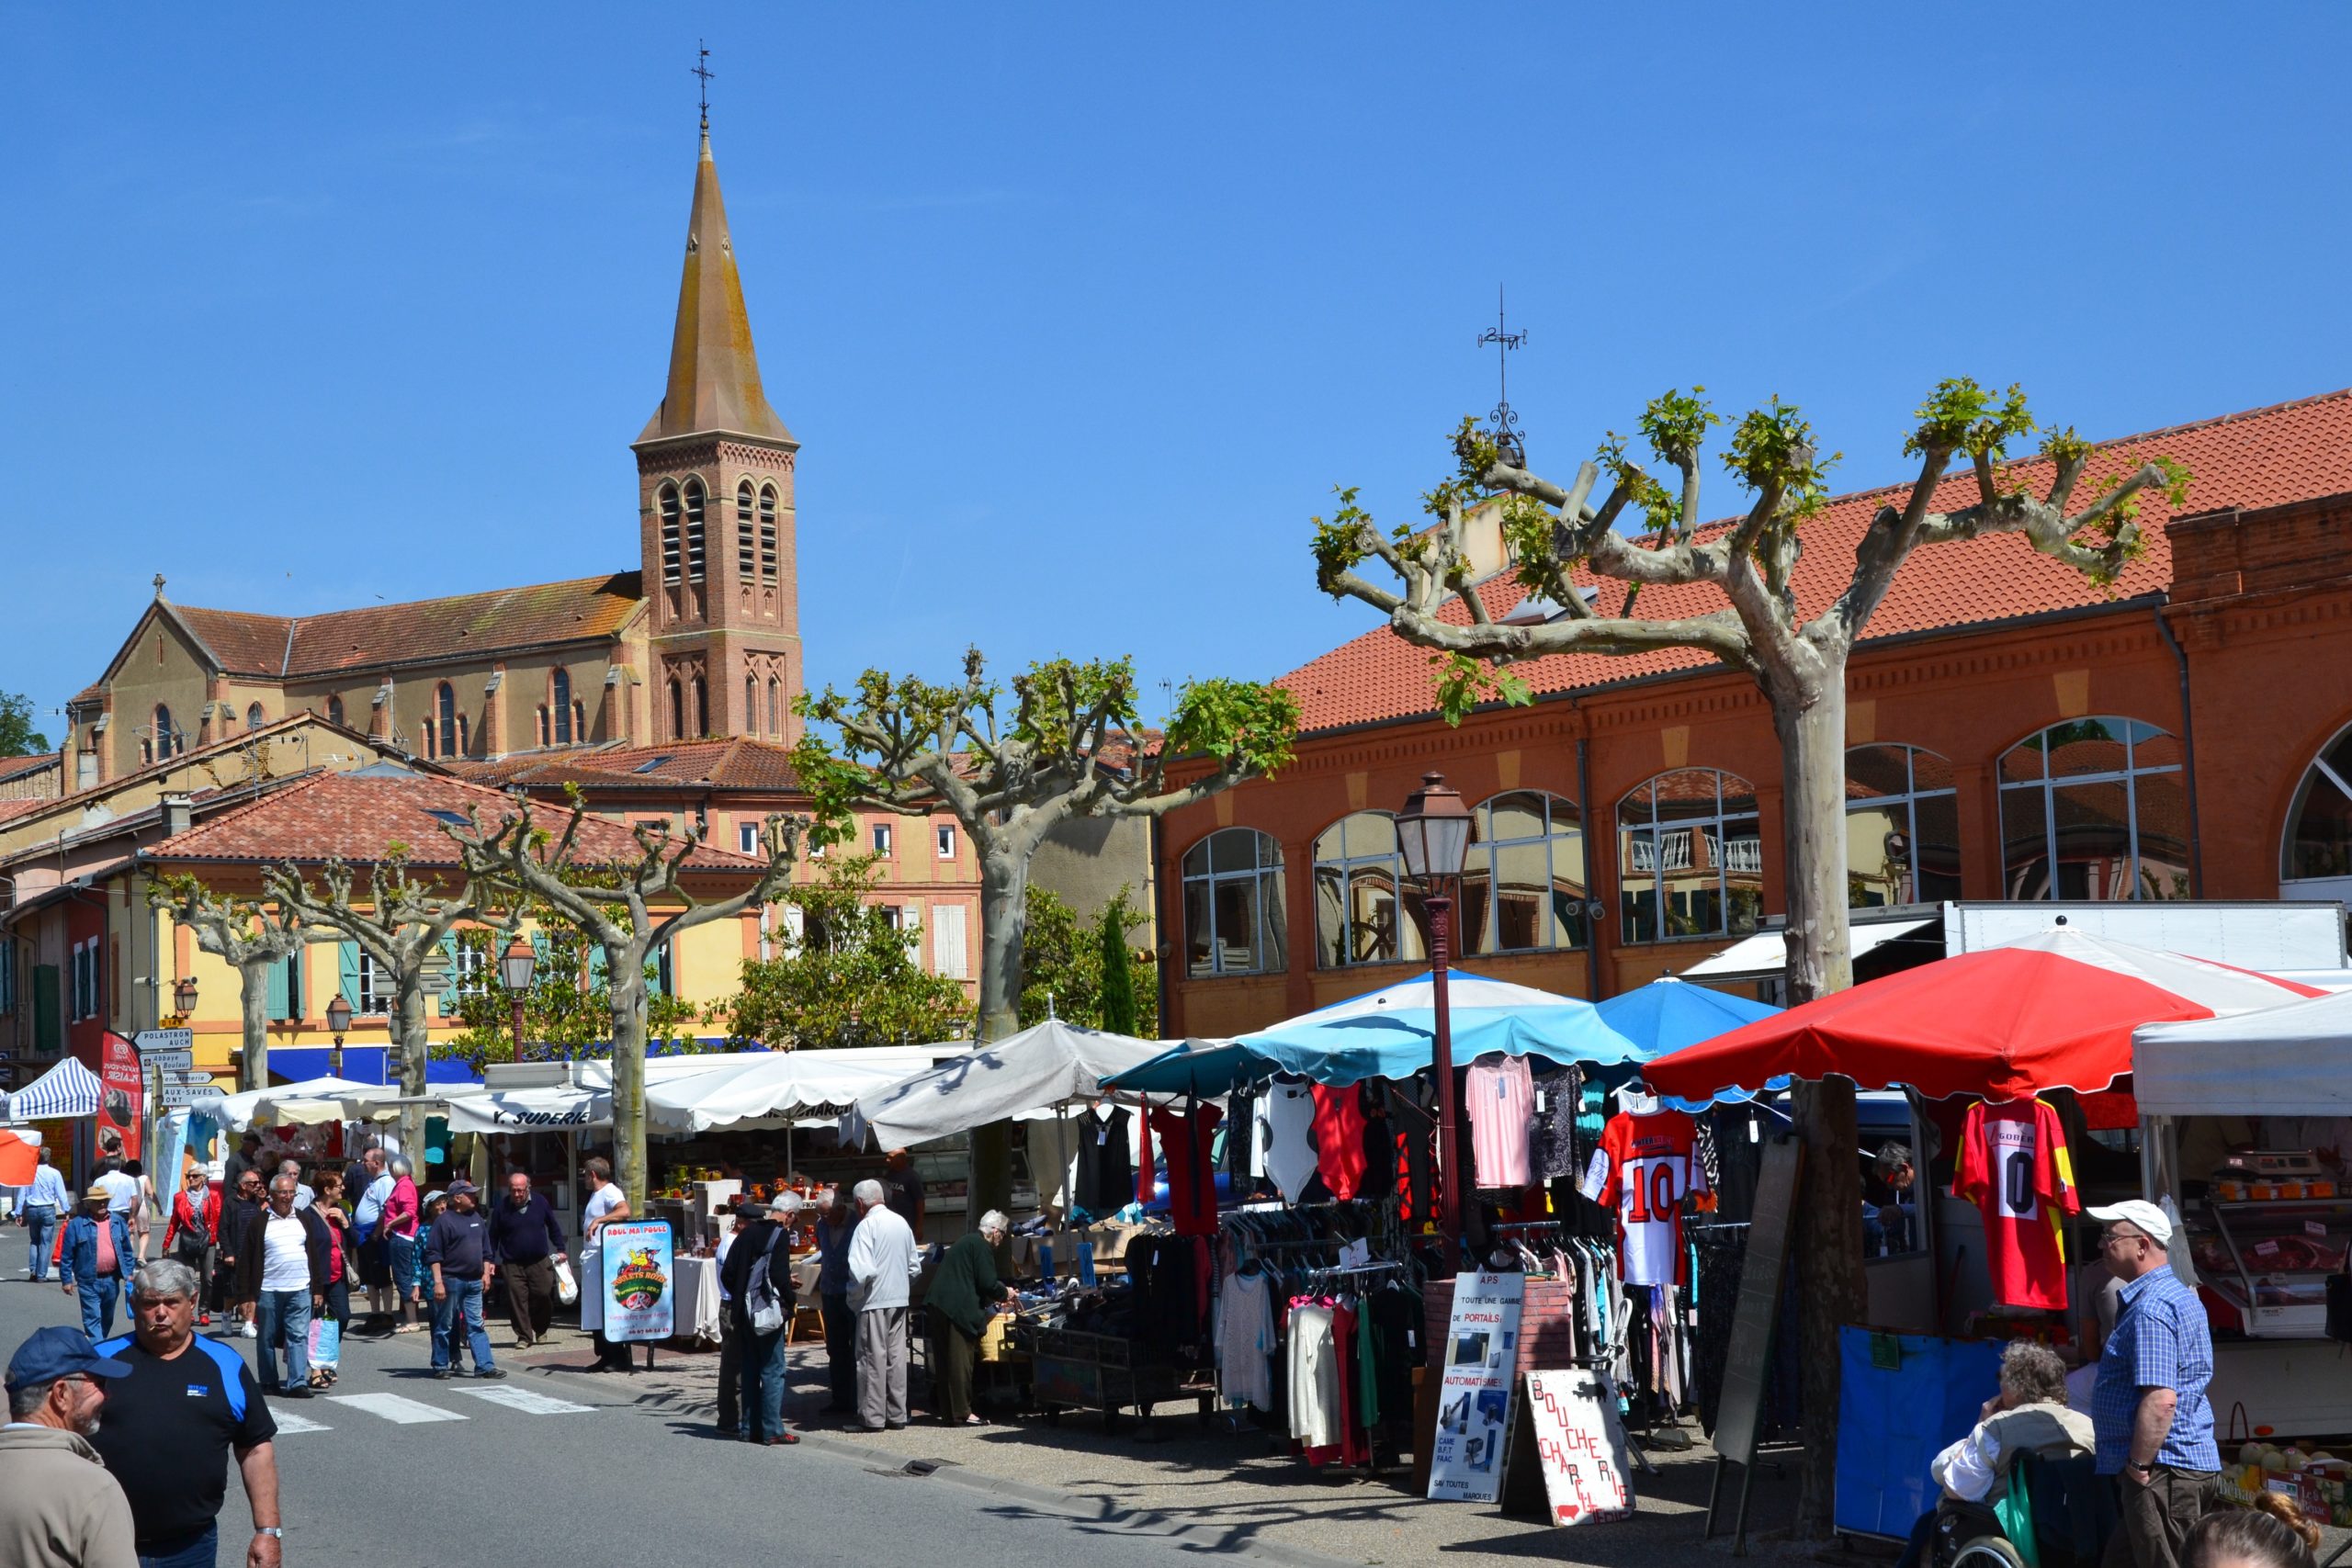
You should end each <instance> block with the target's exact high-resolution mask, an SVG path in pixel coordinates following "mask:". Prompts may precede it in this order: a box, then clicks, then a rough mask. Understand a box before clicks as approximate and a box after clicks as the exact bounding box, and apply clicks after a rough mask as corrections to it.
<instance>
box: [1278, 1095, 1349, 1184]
mask: <svg viewBox="0 0 2352 1568" xmlns="http://www.w3.org/2000/svg"><path fill="white" fill-rule="evenodd" d="M1315 1168H1316V1170H1317V1172H1319V1173H1320V1174H1321V1175H1322V1178H1323V1185H1324V1186H1326V1187H1328V1188H1329V1189H1330V1190H1331V1196H1332V1197H1334V1198H1337V1199H1339V1200H1340V1201H1342V1202H1345V1201H1347V1200H1349V1199H1351V1198H1352V1197H1354V1196H1355V1195H1356V1193H1357V1192H1358V1191H1359V1190H1362V1189H1363V1176H1364V1168H1365V1167H1364V1157H1363V1096H1362V1094H1361V1093H1360V1092H1359V1091H1358V1090H1357V1089H1356V1086H1355V1085H1353V1084H1350V1085H1348V1087H1347V1088H1345V1089H1333V1088H1331V1087H1330V1086H1329V1085H1328V1084H1317V1085H1316V1086H1315ZM1276 1179H1277V1180H1279V1179H1280V1178H1279V1177H1277V1178H1276Z"/></svg>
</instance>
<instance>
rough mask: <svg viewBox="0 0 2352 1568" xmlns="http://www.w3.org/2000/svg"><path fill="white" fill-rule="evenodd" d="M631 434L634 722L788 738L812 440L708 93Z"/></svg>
mask: <svg viewBox="0 0 2352 1568" xmlns="http://www.w3.org/2000/svg"><path fill="white" fill-rule="evenodd" d="M709 60H710V56H709V54H708V52H707V51H705V52H704V53H703V54H702V56H701V62H700V63H699V64H697V65H696V67H695V75H696V76H698V77H701V78H702V79H703V82H704V84H705V86H706V88H707V85H708V84H709V80H710V77H709ZM631 445H632V446H633V448H634V450H635V451H636V453H637V507H638V544H639V563H640V566H639V570H640V571H641V573H642V577H641V581H642V582H643V584H644V593H645V598H646V603H647V610H648V615H647V619H648V623H649V624H648V626H647V630H648V632H649V633H650V636H649V637H648V642H649V644H650V646H649V648H648V649H647V652H648V655H649V658H648V660H647V666H646V669H645V670H644V671H643V676H642V679H643V680H644V682H645V683H646V685H647V686H648V687H649V688H650V689H649V690H647V691H646V692H645V693H644V694H642V695H641V696H638V697H624V699H623V706H624V708H625V709H626V710H627V712H628V714H629V715H630V717H629V719H628V726H629V728H628V734H629V735H630V736H631V737H632V738H643V739H650V740H652V741H654V742H656V743H666V742H670V741H678V740H691V739H695V737H697V736H702V735H746V736H757V737H759V738H761V739H769V740H776V741H781V742H784V743H785V744H787V745H788V744H790V743H791V742H792V741H793V740H794V739H797V737H798V735H799V730H800V721H799V720H798V718H797V717H796V716H794V714H793V711H792V706H793V701H794V699H795V698H797V697H798V696H799V694H800V691H801V677H802V671H801V660H800V605H799V576H800V574H799V564H798V558H797V550H796V548H795V545H794V539H795V536H796V534H797V512H796V509H795V507H794V503H793V480H794V477H795V472H796V470H797V468H798V467H799V459H800V444H799V443H798V442H797V441H795V440H794V439H793V438H792V433H791V432H790V431H789V430H786V428H785V426H784V421H782V420H780V419H778V418H777V417H776V415H775V410H774V409H772V408H770V407H768V400H767V395H766V394H765V393H764V392H763V391H762V390H761V389H760V363H759V360H758V358H757V357H756V356H755V355H753V354H752V323H751V318H750V317H749V316H748V315H746V314H745V313H744V310H743V283H742V279H741V277H740V276H738V275H737V273H736V270H735V247H734V245H733V244H732V243H730V242H729V238H728V233H727V208H726V205H725V203H723V202H722V201H721V200H720V199H719V196H718V165H717V164H714V163H712V162H711V157H710V108H709V105H708V103H707V101H706V102H705V104H704V106H703V125H702V155H701V158H700V160H699V161H698V162H697V163H696V164H695V209H694V216H693V217H692V218H691V219H690V220H688V221H687V224H686V265H685V275H684V278H683V279H682V280H681V282H680V283H679V285H678V324H677V331H676V333H674V334H673V337H672V339H671V344H670V383H669V386H668V388H667V389H666V390H665V391H664V393H663V395H662V406H661V407H660V408H659V409H657V410H656V411H654V414H653V418H652V420H651V421H650V423H648V424H647V425H646V427H645V433H644V434H641V435H639V437H638V438H637V440H636V441H635V442H634V443H632V444H631ZM640 704H641V705H640Z"/></svg>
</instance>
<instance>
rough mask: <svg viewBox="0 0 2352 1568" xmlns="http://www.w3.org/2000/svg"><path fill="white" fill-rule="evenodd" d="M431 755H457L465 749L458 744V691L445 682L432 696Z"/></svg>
mask: <svg viewBox="0 0 2352 1568" xmlns="http://www.w3.org/2000/svg"><path fill="white" fill-rule="evenodd" d="M433 719H434V722H433V726H432V729H433V746H432V752H433V755H435V756H436V757H455V756H458V755H459V754H460V753H461V752H462V751H463V750H465V748H464V747H462V746H460V745H459V744H458V689H457V688H456V687H455V686H452V685H450V684H449V682H447V681H444V682H441V684H440V686H439V687H438V688H437V689H435V692H434V694H433Z"/></svg>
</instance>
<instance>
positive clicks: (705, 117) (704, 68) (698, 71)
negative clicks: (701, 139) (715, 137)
mask: <svg viewBox="0 0 2352 1568" xmlns="http://www.w3.org/2000/svg"><path fill="white" fill-rule="evenodd" d="M695 53H696V54H697V55H698V56H699V57H700V58H698V59H697V60H695V69H694V73H695V75H696V76H699V77H701V78H702V128H703V130H705V131H707V130H710V79H711V78H712V77H713V76H715V75H717V74H718V73H717V72H715V71H713V70H712V69H711V68H710V51H709V50H708V49H707V47H705V45H704V43H703V41H702V39H695Z"/></svg>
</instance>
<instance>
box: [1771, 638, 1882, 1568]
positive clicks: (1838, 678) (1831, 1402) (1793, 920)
mask: <svg viewBox="0 0 2352 1568" xmlns="http://www.w3.org/2000/svg"><path fill="white" fill-rule="evenodd" d="M1829 663H1830V665H1831V668H1830V669H1829V670H1827V671H1826V672H1825V673H1823V674H1822V675H1821V676H1819V677H1818V678H1817V679H1815V680H1814V681H1811V682H1805V687H1809V688H1810V689H1805V688H1802V687H1801V688H1794V689H1783V690H1781V691H1777V692H1775V693H1774V694H1773V696H1774V701H1773V705H1772V707H1773V728H1774V729H1775V730H1777V731H1778V732H1779V735H1780V739H1781V796H1782V810H1783V813H1784V815H1785V821H1786V825H1787V838H1786V843H1785V845H1784V848H1783V855H1782V860H1781V864H1782V866H1783V867H1784V868H1785V876H1786V886H1787V890H1788V978H1789V1001H1790V1004H1791V1005H1792V1006H1794V1005H1796V1004H1798V1003H1801V1002H1806V1001H1811V1000H1813V999H1814V998H1816V997H1824V996H1827V995H1829V994H1831V993H1832V992H1835V991H1840V990H1843V989H1845V988H1846V987H1848V986H1850V985H1852V984H1853V980H1854V965H1853V959H1852V956H1851V953H1850V948H1849V942H1848V935H1847V930H1848V926H1847V917H1846V901H1847V885H1846V671H1845V662H1844V660H1843V658H1842V657H1838V658H1834V659H1832V660H1829ZM1792 1110H1793V1111H1794V1118H1795V1122H1796V1131H1797V1135H1798V1136H1799V1137H1801V1138H1802V1139H1804V1145H1805V1157H1804V1179H1803V1181H1802V1186H1801V1190H1800V1192H1799V1194H1798V1201H1797V1227H1796V1269H1797V1299H1798V1301H1799V1302H1800V1303H1803V1304H1802V1306H1801V1307H1800V1308H1799V1321H1798V1324H1797V1329H1798V1333H1799V1335H1800V1337H1801V1338H1800V1343H1801V1345H1802V1347H1803V1351H1804V1369H1805V1371H1804V1496H1803V1499H1802V1501H1801V1502H1800V1504H1799V1506H1798V1514H1797V1534H1798V1536H1799V1537H1800V1539H1807V1540H1824V1539H1826V1538H1827V1537H1828V1536H1829V1535H1830V1534H1831V1533H1832V1508H1833V1505H1834V1502H1835V1498H1836V1486H1837V1475H1838V1363H1839V1356H1838V1330H1839V1329H1840V1328H1841V1327H1843V1326H1844V1325H1847V1324H1849V1323H1859V1322H1860V1321H1861V1320H1862V1317H1863V1314H1864V1311H1865V1307H1866V1295H1865V1292H1864V1288H1863V1282H1862V1224H1861V1205H1862V1190H1861V1168H1860V1161H1859V1158H1858V1157H1857V1154H1856V1141H1855V1127H1854V1085H1853V1081H1852V1080H1851V1079H1849V1078H1829V1079H1826V1080H1823V1081H1821V1082H1818V1083H1800V1084H1798V1085H1797V1086H1796V1089H1795V1092H1794V1094H1793V1095H1792Z"/></svg>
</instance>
